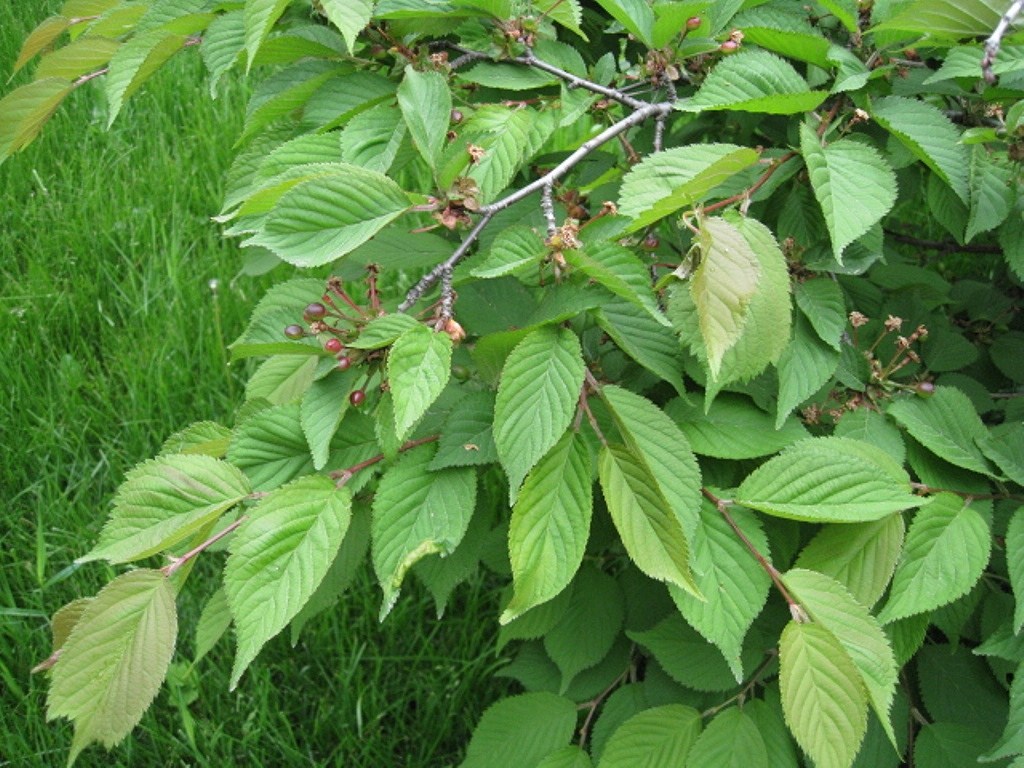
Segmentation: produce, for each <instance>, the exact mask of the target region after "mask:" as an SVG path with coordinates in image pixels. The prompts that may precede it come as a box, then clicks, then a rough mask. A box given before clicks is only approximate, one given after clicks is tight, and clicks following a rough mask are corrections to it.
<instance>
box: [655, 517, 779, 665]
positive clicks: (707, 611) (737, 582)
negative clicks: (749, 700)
mask: <svg viewBox="0 0 1024 768" xmlns="http://www.w3.org/2000/svg"><path fill="white" fill-rule="evenodd" d="M730 514H731V516H732V518H733V521H734V522H735V523H736V525H737V526H738V527H739V529H740V530H741V531H742V532H743V535H744V536H746V537H747V539H748V540H749V541H750V542H751V543H753V545H754V546H755V547H756V548H757V550H758V551H759V552H760V553H761V554H763V555H764V556H765V557H768V556H769V546H768V538H767V536H765V533H764V531H763V530H762V529H761V525H760V523H759V522H758V519H757V517H756V516H755V515H754V514H753V513H752V512H748V511H747V510H745V509H734V510H732V512H731V513H730ZM692 549H693V551H692V554H691V558H690V562H691V564H692V566H693V571H694V574H695V577H696V581H697V587H698V588H699V589H700V592H701V594H704V595H707V596H708V599H707V600H698V599H697V598H695V597H694V596H693V595H691V594H687V593H686V592H683V591H682V590H678V589H673V590H671V593H672V599H673V600H675V603H676V606H677V607H678V608H679V612H680V613H681V614H682V615H683V617H684V618H685V619H686V621H688V622H689V623H690V625H691V626H692V627H693V628H694V629H696V630H697V631H698V632H700V634H701V635H703V636H704V637H705V638H706V639H707V640H708V641H709V642H711V643H714V644H715V645H716V646H718V648H719V650H721V652H722V655H723V656H724V657H725V660H726V661H727V662H728V664H729V669H730V670H731V671H732V674H733V677H735V678H736V681H737V683H738V682H740V681H742V679H743V663H742V661H741V659H740V652H741V651H742V649H743V638H744V637H746V634H747V630H749V629H750V625H751V624H753V623H754V619H755V618H757V616H758V614H760V613H761V609H762V608H764V605H765V602H766V601H767V599H768V590H769V588H770V587H771V579H770V578H769V577H768V574H767V573H765V571H764V569H763V568H761V566H760V565H759V564H758V562H757V561H756V560H755V559H754V558H753V557H751V555H750V552H749V551H748V550H747V548H746V546H744V544H743V542H742V541H741V540H740V539H739V538H738V537H737V536H736V532H735V531H733V529H732V527H731V526H730V525H729V523H728V521H727V520H726V519H725V517H724V516H723V515H722V514H720V513H719V512H718V510H717V509H715V507H714V505H712V504H711V503H710V502H705V503H704V504H702V505H701V508H700V525H699V527H698V528H697V531H696V533H695V535H694V536H693V547H692Z"/></svg>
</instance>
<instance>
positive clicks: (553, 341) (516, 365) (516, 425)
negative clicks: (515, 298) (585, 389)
mask: <svg viewBox="0 0 1024 768" xmlns="http://www.w3.org/2000/svg"><path fill="white" fill-rule="evenodd" d="M583 374H584V364H583V351H582V349H581V347H580V342H579V339H578V338H577V337H576V334H574V333H573V332H572V331H570V330H568V329H565V328H552V327H544V328H540V329H538V330H536V331H533V332H532V333H530V334H529V335H528V336H526V337H525V338H524V339H523V340H522V341H521V342H519V343H518V344H517V345H516V347H515V348H514V349H513V350H512V352H511V353H510V354H509V356H508V359H507V360H506V361H505V366H504V368H503V369H502V371H501V380H500V382H499V384H498V397H497V400H496V401H495V404H494V443H495V445H496V446H497V448H498V457H499V458H500V459H501V464H502V466H503V467H504V468H505V472H506V474H507V475H508V478H509V496H510V499H511V500H512V501H515V497H516V493H517V492H518V490H519V486H520V484H522V482H523V478H524V477H526V473H527V472H529V471H530V469H532V468H533V466H534V465H535V464H536V463H537V462H538V461H540V459H541V457H542V456H544V454H546V453H547V452H548V451H549V450H550V449H551V448H552V447H553V446H554V444H555V443H556V442H558V439H559V438H560V437H561V436H562V434H563V433H564V432H565V430H566V428H567V427H568V426H569V423H570V422H571V421H572V415H573V412H574V410H575V408H576V402H577V399H578V398H579V393H580V388H581V387H582V386H583Z"/></svg>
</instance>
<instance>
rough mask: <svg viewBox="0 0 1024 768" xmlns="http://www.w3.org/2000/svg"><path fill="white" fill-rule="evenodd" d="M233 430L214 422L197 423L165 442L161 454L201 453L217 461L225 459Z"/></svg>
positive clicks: (176, 433) (161, 447) (179, 431)
mask: <svg viewBox="0 0 1024 768" xmlns="http://www.w3.org/2000/svg"><path fill="white" fill-rule="evenodd" d="M230 440H231V430H230V429H228V428H227V427H225V426H222V425H221V424H217V423H216V422H213V421H197V422H196V423H195V424H191V425H189V426H187V427H185V428H184V429H181V430H178V431H177V432H175V433H174V434H173V435H171V436H170V437H168V438H167V439H166V440H164V444H163V445H162V446H160V454H161V455H168V454H172V453H201V454H203V455H204V456H212V457H213V458H215V459H220V458H223V457H224V454H225V453H227V450H228V442H229V441H230Z"/></svg>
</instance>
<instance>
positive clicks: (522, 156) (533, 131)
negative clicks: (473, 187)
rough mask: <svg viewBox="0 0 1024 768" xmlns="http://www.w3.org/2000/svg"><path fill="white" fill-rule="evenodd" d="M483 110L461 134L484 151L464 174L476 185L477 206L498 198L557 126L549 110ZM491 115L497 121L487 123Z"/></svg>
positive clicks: (553, 113)
mask: <svg viewBox="0 0 1024 768" xmlns="http://www.w3.org/2000/svg"><path fill="white" fill-rule="evenodd" d="M495 66H497V65H495ZM516 69H522V68H521V67H516ZM499 109H500V111H498V110H499ZM485 110H486V108H485V109H482V110H478V112H477V114H476V115H474V120H475V121H476V122H475V123H472V124H470V125H467V126H466V128H465V130H464V132H463V135H465V136H467V137H470V138H471V139H472V141H473V143H474V144H476V145H477V146H479V147H481V148H482V149H483V150H484V154H483V157H482V158H481V159H480V160H479V161H477V162H475V163H474V164H473V165H472V167H471V168H470V169H469V172H468V174H466V175H467V176H468V177H469V178H471V179H473V180H474V181H475V182H476V183H477V186H478V188H479V190H480V194H479V195H478V202H480V203H489V202H492V201H493V200H495V199H496V198H497V197H498V195H499V193H501V192H502V191H503V190H504V189H505V188H506V187H507V186H508V185H509V184H510V183H511V182H512V179H513V178H515V175H516V173H517V172H518V171H519V169H520V168H521V167H522V165H523V163H524V162H525V161H526V159H527V158H528V157H530V156H531V155H532V152H531V149H532V151H536V150H538V149H539V148H540V146H541V145H542V144H543V143H544V141H546V140H547V137H548V136H550V135H551V133H552V132H553V131H554V130H555V127H556V125H557V114H556V113H555V112H553V111H551V110H547V111H544V112H538V111H535V110H532V109H529V108H526V109H515V110H513V109H508V108H505V107H501V108H497V107H496V108H494V109H493V110H491V111H485ZM481 112H483V113H484V114H483V115H481ZM492 114H493V115H495V116H496V117H497V119H494V120H489V119H488V117H489V116H490V115H492ZM476 126H480V127H483V128H485V129H486V130H485V131H484V132H483V133H481V134H478V135H475V136H474V135H473V134H472V130H473V128H474V127H476Z"/></svg>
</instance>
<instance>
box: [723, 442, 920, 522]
mask: <svg viewBox="0 0 1024 768" xmlns="http://www.w3.org/2000/svg"><path fill="white" fill-rule="evenodd" d="M736 501H737V503H739V504H742V505H743V506H746V507H750V508H752V509H756V510H759V511H761V512H765V513H767V514H769V515H776V516H778V517H786V518H790V519H793V520H806V521H808V522H818V523H826V522H833V523H837V522H844V523H855V522H865V521H868V520H879V519H881V518H883V517H885V516H886V515H889V514H892V513H893V512H900V511H902V510H904V509H911V508H912V507H916V506H918V505H919V504H921V499H920V498H918V497H917V496H914V495H913V494H911V493H910V478H909V477H908V476H907V473H906V471H905V470H904V469H903V468H902V467H901V466H900V465H899V464H897V463H896V462H895V461H894V460H893V459H892V458H890V457H889V456H888V454H886V453H885V452H884V451H882V450H881V449H879V448H876V447H875V446H873V445H870V444H868V443H862V442H860V441H859V440H852V439H850V438H846V437H817V438H811V439H809V440H802V441H800V442H799V443H794V444H793V445H791V446H790V447H789V448H787V449H786V450H784V451H783V452H782V453H781V454H779V455H778V456H776V457H775V458H773V459H770V460H769V461H767V462H765V463H764V464H762V465H761V466H760V467H758V468H757V469H756V470H754V472H753V473H751V474H750V475H748V476H747V478H746V480H744V481H743V483H742V484H741V485H740V487H739V488H738V489H737V491H736Z"/></svg>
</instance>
